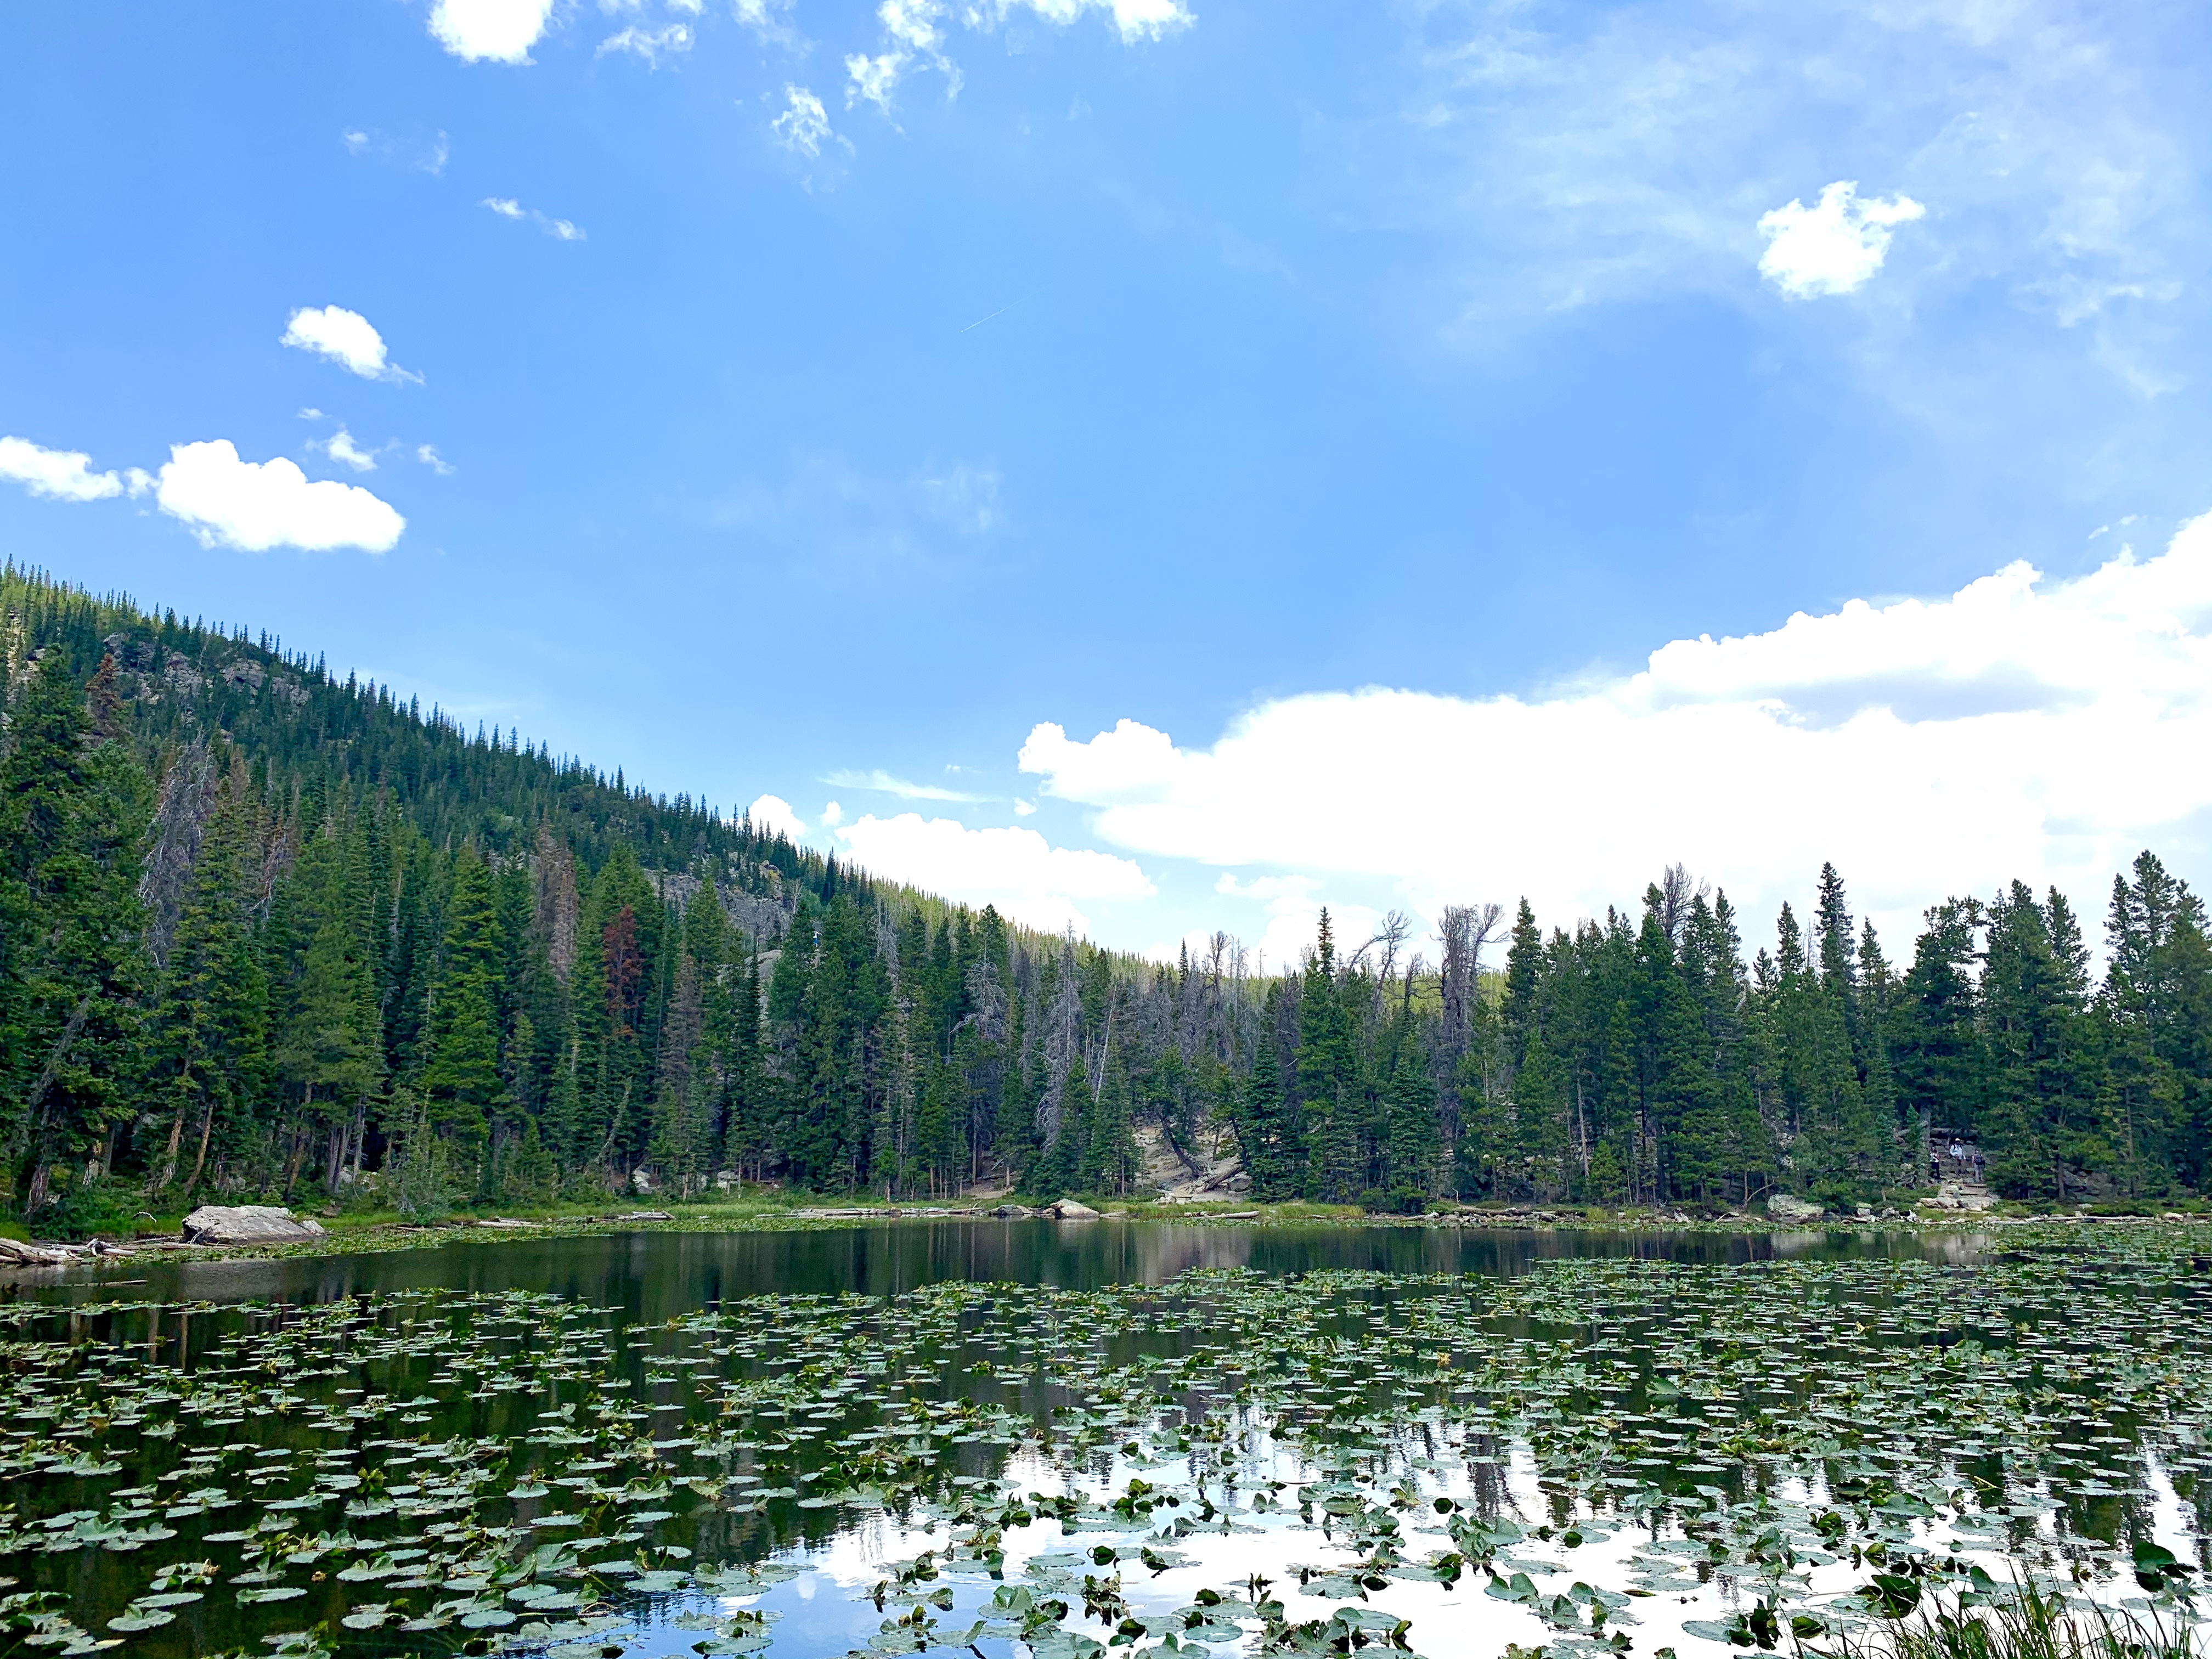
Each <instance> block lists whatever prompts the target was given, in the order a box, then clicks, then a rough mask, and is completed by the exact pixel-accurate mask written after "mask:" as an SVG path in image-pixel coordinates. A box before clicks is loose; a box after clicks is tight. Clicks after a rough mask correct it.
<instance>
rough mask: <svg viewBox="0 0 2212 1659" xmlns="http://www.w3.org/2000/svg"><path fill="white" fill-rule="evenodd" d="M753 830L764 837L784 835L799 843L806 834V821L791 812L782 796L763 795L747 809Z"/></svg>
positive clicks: (789, 804) (787, 802)
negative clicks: (800, 838)
mask: <svg viewBox="0 0 2212 1659" xmlns="http://www.w3.org/2000/svg"><path fill="white" fill-rule="evenodd" d="M745 816H746V817H749V818H750V819H751V820H752V825H753V828H754V829H757V830H758V831H760V833H761V834H763V835H764V836H774V835H783V836H788V837H790V839H792V840H793V841H797V840H798V839H799V837H800V836H803V835H805V833H806V820H805V819H804V818H802V817H799V814H798V813H796V812H794V811H792V810H791V803H790V802H789V801H787V800H786V799H784V798H783V797H782V796H781V795H763V796H762V797H761V798H760V799H758V800H756V801H755V802H754V803H753V804H752V805H750V806H748V807H747V808H746V809H745Z"/></svg>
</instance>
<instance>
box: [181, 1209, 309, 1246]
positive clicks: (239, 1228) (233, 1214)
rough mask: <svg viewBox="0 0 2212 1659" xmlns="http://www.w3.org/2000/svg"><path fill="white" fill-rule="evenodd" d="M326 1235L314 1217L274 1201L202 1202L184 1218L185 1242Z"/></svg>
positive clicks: (292, 1240) (297, 1240) (294, 1240)
mask: <svg viewBox="0 0 2212 1659" xmlns="http://www.w3.org/2000/svg"><path fill="white" fill-rule="evenodd" d="M323 1237H328V1235H327V1234H325V1232H324V1231H323V1225H322V1223H320V1222H319V1221H317V1220H315V1219H314V1218H313V1217H311V1216H304V1215H294V1214H293V1213H292V1212H290V1211H289V1210H287V1209H283V1208H280V1207H279V1206H276V1205H274V1204H203V1205H201V1206H200V1207H199V1208H198V1209H197V1210H194V1211H193V1212H191V1214H190V1215H188V1216H186V1217H185V1243H187V1244H301V1243H307V1241H308V1240H309V1239H315V1238H323Z"/></svg>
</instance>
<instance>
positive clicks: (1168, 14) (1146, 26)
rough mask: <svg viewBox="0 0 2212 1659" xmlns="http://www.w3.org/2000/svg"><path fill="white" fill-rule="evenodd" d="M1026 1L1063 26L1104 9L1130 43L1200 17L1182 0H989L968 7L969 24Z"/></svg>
mask: <svg viewBox="0 0 2212 1659" xmlns="http://www.w3.org/2000/svg"><path fill="white" fill-rule="evenodd" d="M1023 5H1025V6H1027V7H1028V8H1029V9H1030V10H1031V11H1033V12H1035V13H1036V15H1038V16H1039V17H1042V18H1043V19H1044V20H1045V21H1047V22H1048V23H1058V24H1060V26H1061V27H1066V25H1068V24H1070V23H1073V21H1075V20H1076V19H1077V18H1079V17H1080V16H1082V15H1083V14H1084V13H1085V12H1086V11H1097V12H1103V13H1105V14H1106V15H1107V16H1108V18H1109V20H1111V21H1112V22H1113V25H1114V28H1115V33H1118V34H1120V35H1121V40H1122V42H1123V43H1124V44H1125V45H1131V46H1133V45H1134V44H1135V43H1136V42H1138V41H1139V40H1159V39H1161V38H1162V37H1163V36H1165V35H1170V34H1174V33H1177V32H1178V31H1180V30H1182V29H1187V28H1188V27H1190V26H1191V25H1192V24H1193V23H1194V22H1196V21H1198V20H1197V19H1196V18H1195V17H1194V16H1192V15H1191V13H1190V10H1189V9H1188V7H1186V6H1184V5H1182V3H1181V0H987V3H981V4H971V5H969V7H968V8H967V10H966V13H965V16H966V20H967V23H968V26H969V27H970V28H978V27H988V26H990V25H993V24H996V23H1000V22H1003V21H1005V20H1006V15H1007V14H1008V13H1010V12H1012V10H1013V9H1015V8H1016V7H1017V6H1023Z"/></svg>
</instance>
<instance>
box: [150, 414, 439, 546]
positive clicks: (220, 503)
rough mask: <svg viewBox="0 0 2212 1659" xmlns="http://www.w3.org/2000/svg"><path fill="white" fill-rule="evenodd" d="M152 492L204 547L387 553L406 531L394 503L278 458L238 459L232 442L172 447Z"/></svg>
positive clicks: (156, 478)
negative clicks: (311, 475) (346, 549)
mask: <svg viewBox="0 0 2212 1659" xmlns="http://www.w3.org/2000/svg"><path fill="white" fill-rule="evenodd" d="M154 489H155V495H154V499H155V501H156V502H158V503H159V504H160V506H161V510H162V511H163V512H164V513H170V514H172V515H173V516H174V517H176V518H179V519H181V520H184V521H185V523H186V524H188V525H190V526H191V528H192V532H193V533H194V534H195V535H197V537H198V538H199V539H200V543H201V545H203V546H205V547H216V546H225V547H238V548H243V549H245V550H246V551H247V552H249V553H259V552H262V551H264V550H267V549H269V548H271V547H301V548H307V549H309V550H314V551H322V550H325V549H329V548H334V547H358V548H362V549H365V550H368V552H371V553H382V552H386V551H387V550H390V549H391V547H392V545H393V544H395V543H396V542H398V539H399V533H400V532H401V531H403V530H404V529H405V528H406V527H407V520H404V519H403V518H401V517H400V516H399V514H398V513H397V512H395V511H394V510H393V509H392V507H391V506H390V505H389V504H387V503H386V502H385V501H380V500H379V499H378V498H377V497H375V496H374V495H370V494H369V492H368V490H366V489H362V487H361V486H360V485H358V484H349V483H337V482H335V481H332V480H310V479H309V478H308V477H307V474H306V473H304V472H302V471H300V469H299V468H298V467H297V466H296V465H294V464H293V463H292V462H290V461H289V460H287V459H284V458H283V456H281V455H280V456H278V457H277V458H276V459H274V460H270V461H246V460H241V459H239V454H238V447H237V446H236V445H234V444H233V443H232V442H231V441H229V440H228V438H218V439H216V440H215V441H213V442H211V443H197V444H177V445H175V446H173V447H172V448H171V449H170V451H169V459H168V461H167V464H166V465H163V467H162V468H161V472H160V473H159V475H158V476H157V477H155V481H154Z"/></svg>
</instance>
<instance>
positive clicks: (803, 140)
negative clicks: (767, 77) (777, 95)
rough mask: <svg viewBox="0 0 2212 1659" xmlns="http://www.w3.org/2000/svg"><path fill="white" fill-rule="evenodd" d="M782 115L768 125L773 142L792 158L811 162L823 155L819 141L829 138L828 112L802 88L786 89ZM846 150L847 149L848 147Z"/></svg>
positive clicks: (819, 101)
mask: <svg viewBox="0 0 2212 1659" xmlns="http://www.w3.org/2000/svg"><path fill="white" fill-rule="evenodd" d="M783 95H784V103H785V108H784V112H783V113H782V114H781V115H779V116H777V117H776V118H775V119H774V120H773V121H770V122H769V129H770V131H773V132H774V133H775V141H776V143H779V144H781V145H782V146H783V147H784V148H785V149H787V150H790V151H791V152H792V153H793V154H794V155H804V156H806V157H807V158H809V159H810V160H811V159H812V158H813V157H815V156H817V155H821V154H822V141H823V139H824V138H828V137H832V136H833V135H832V134H831V132H830V131H829V111H827V110H825V109H823V107H822V100H820V99H819V98H817V97H816V96H815V95H814V94H812V93H811V92H809V91H808V90H807V89H806V88H805V87H794V86H786V87H785V88H784V89H783ZM848 148H849V147H848Z"/></svg>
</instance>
